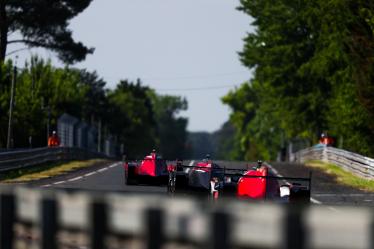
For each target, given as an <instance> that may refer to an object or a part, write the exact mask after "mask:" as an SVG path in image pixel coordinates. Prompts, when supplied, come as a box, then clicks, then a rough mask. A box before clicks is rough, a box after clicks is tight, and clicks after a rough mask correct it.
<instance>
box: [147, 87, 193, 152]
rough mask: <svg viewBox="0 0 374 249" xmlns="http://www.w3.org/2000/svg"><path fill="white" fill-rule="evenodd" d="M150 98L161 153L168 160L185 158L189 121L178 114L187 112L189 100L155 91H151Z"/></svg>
mask: <svg viewBox="0 0 374 249" xmlns="http://www.w3.org/2000/svg"><path fill="white" fill-rule="evenodd" d="M149 96H150V97H151V100H152V105H153V107H154V116H155V120H156V127H157V128H156V132H157V137H158V139H159V141H158V146H157V148H158V150H159V152H160V153H161V154H162V155H163V156H164V157H165V158H168V159H177V158H184V157H185V156H186V154H185V153H184V151H185V149H186V140H187V124H188V120H187V118H185V117H179V116H178V114H179V112H180V111H184V110H187V107H188V105H187V100H186V99H185V98H182V97H179V96H170V95H157V94H156V93H155V92H154V91H149Z"/></svg>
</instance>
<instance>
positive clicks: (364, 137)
mask: <svg viewBox="0 0 374 249" xmlns="http://www.w3.org/2000/svg"><path fill="white" fill-rule="evenodd" d="M239 10H241V11H243V12H245V13H247V14H248V15H251V16H252V18H254V22H253V23H252V24H253V25H254V26H255V27H256V31H255V32H253V33H250V34H248V35H247V37H246V38H245V39H244V42H245V44H244V48H243V51H242V52H241V53H240V59H241V61H242V63H243V64H244V65H245V66H247V67H249V68H252V69H254V72H255V73H254V78H253V80H252V81H251V82H250V83H249V84H248V85H247V83H246V84H244V85H243V86H242V87H241V88H239V89H237V90H235V91H234V92H231V93H229V94H228V95H227V96H226V97H225V98H224V102H225V103H226V104H228V105H229V106H230V107H231V108H232V110H233V113H232V115H231V122H233V124H234V125H235V126H236V128H237V138H238V139H240V144H241V146H240V150H241V152H242V153H244V154H243V156H245V157H253V156H262V157H264V158H266V157H271V158H274V155H275V154H276V153H275V152H276V149H277V147H279V148H278V149H280V147H281V146H283V145H284V140H288V139H292V138H302V139H307V140H309V141H310V142H312V143H313V142H316V141H317V139H318V137H319V135H320V133H321V132H322V131H328V132H329V133H330V134H331V133H332V135H337V136H338V137H339V140H340V141H339V144H340V145H341V146H342V147H343V148H346V149H349V150H352V151H356V152H359V153H363V154H366V155H374V146H373V145H372V143H371V141H372V140H373V139H374V126H373V123H374V122H373V121H374V107H373V106H374V100H373V89H374V84H373V82H374V81H373V77H374V74H373V73H372V72H373V68H374V66H373V65H374V60H373V59H372V52H373V51H374V42H373V34H374V32H373V31H374V29H373V27H374V21H373V20H374V15H373V13H374V4H373V3H372V2H370V1H369V2H368V1H364V0H360V1H354V0H348V1H339V0H327V1H326V0H316V1H307V0H300V1H287V0H279V1H271V0H241V6H240V7H239ZM246 85H247V86H246ZM343 141H344V143H343Z"/></svg>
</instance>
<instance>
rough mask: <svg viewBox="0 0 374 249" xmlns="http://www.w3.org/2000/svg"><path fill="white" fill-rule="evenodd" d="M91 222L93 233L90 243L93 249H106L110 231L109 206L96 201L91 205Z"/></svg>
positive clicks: (91, 233)
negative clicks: (107, 235)
mask: <svg viewBox="0 0 374 249" xmlns="http://www.w3.org/2000/svg"><path fill="white" fill-rule="evenodd" d="M90 208H91V210H90V215H91V217H90V220H91V231H90V237H91V238H90V241H91V248H92V249H104V248H105V243H104V241H105V237H106V234H107V231H108V212H107V210H108V209H107V205H106V204H105V203H104V202H99V201H94V202H93V203H92V204H91V207H90Z"/></svg>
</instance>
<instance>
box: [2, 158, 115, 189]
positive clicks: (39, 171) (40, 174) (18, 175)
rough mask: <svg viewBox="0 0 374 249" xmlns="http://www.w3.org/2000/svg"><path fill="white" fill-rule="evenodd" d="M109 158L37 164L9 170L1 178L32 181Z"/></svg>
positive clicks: (88, 165) (12, 180)
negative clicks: (27, 167) (26, 167)
mask: <svg viewBox="0 0 374 249" xmlns="http://www.w3.org/2000/svg"><path fill="white" fill-rule="evenodd" d="M106 162H108V160H104V159H91V160H86V161H71V162H65V163H62V164H61V163H50V164H45V165H40V166H35V167H32V168H30V169H20V170H15V171H11V172H8V173H7V174H6V175H4V176H3V177H2V179H1V182H2V183H19V182H30V181H35V180H40V179H45V178H50V177H53V176H58V175H62V174H65V173H67V172H71V171H74V170H77V169H83V168H87V167H91V166H93V165H97V164H101V163H106Z"/></svg>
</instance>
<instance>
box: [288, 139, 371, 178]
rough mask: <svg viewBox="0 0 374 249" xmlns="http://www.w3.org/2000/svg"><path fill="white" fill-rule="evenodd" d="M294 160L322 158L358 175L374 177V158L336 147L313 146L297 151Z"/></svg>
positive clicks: (321, 159) (301, 161) (300, 161)
mask: <svg viewBox="0 0 374 249" xmlns="http://www.w3.org/2000/svg"><path fill="white" fill-rule="evenodd" d="M293 157H294V160H295V161H297V162H299V163H304V162H305V161H308V160H320V161H324V162H327V163H332V164H335V165H338V166H340V167H342V168H344V169H346V170H348V171H350V172H352V173H354V174H356V175H358V176H361V177H365V178H369V179H373V178H374V159H372V158H369V157H365V156H362V155H359V154H356V153H353V152H349V151H346V150H341V149H337V148H334V147H322V146H321V147H311V148H307V149H304V150H301V151H298V152H296V153H295V154H294V155H293Z"/></svg>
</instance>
